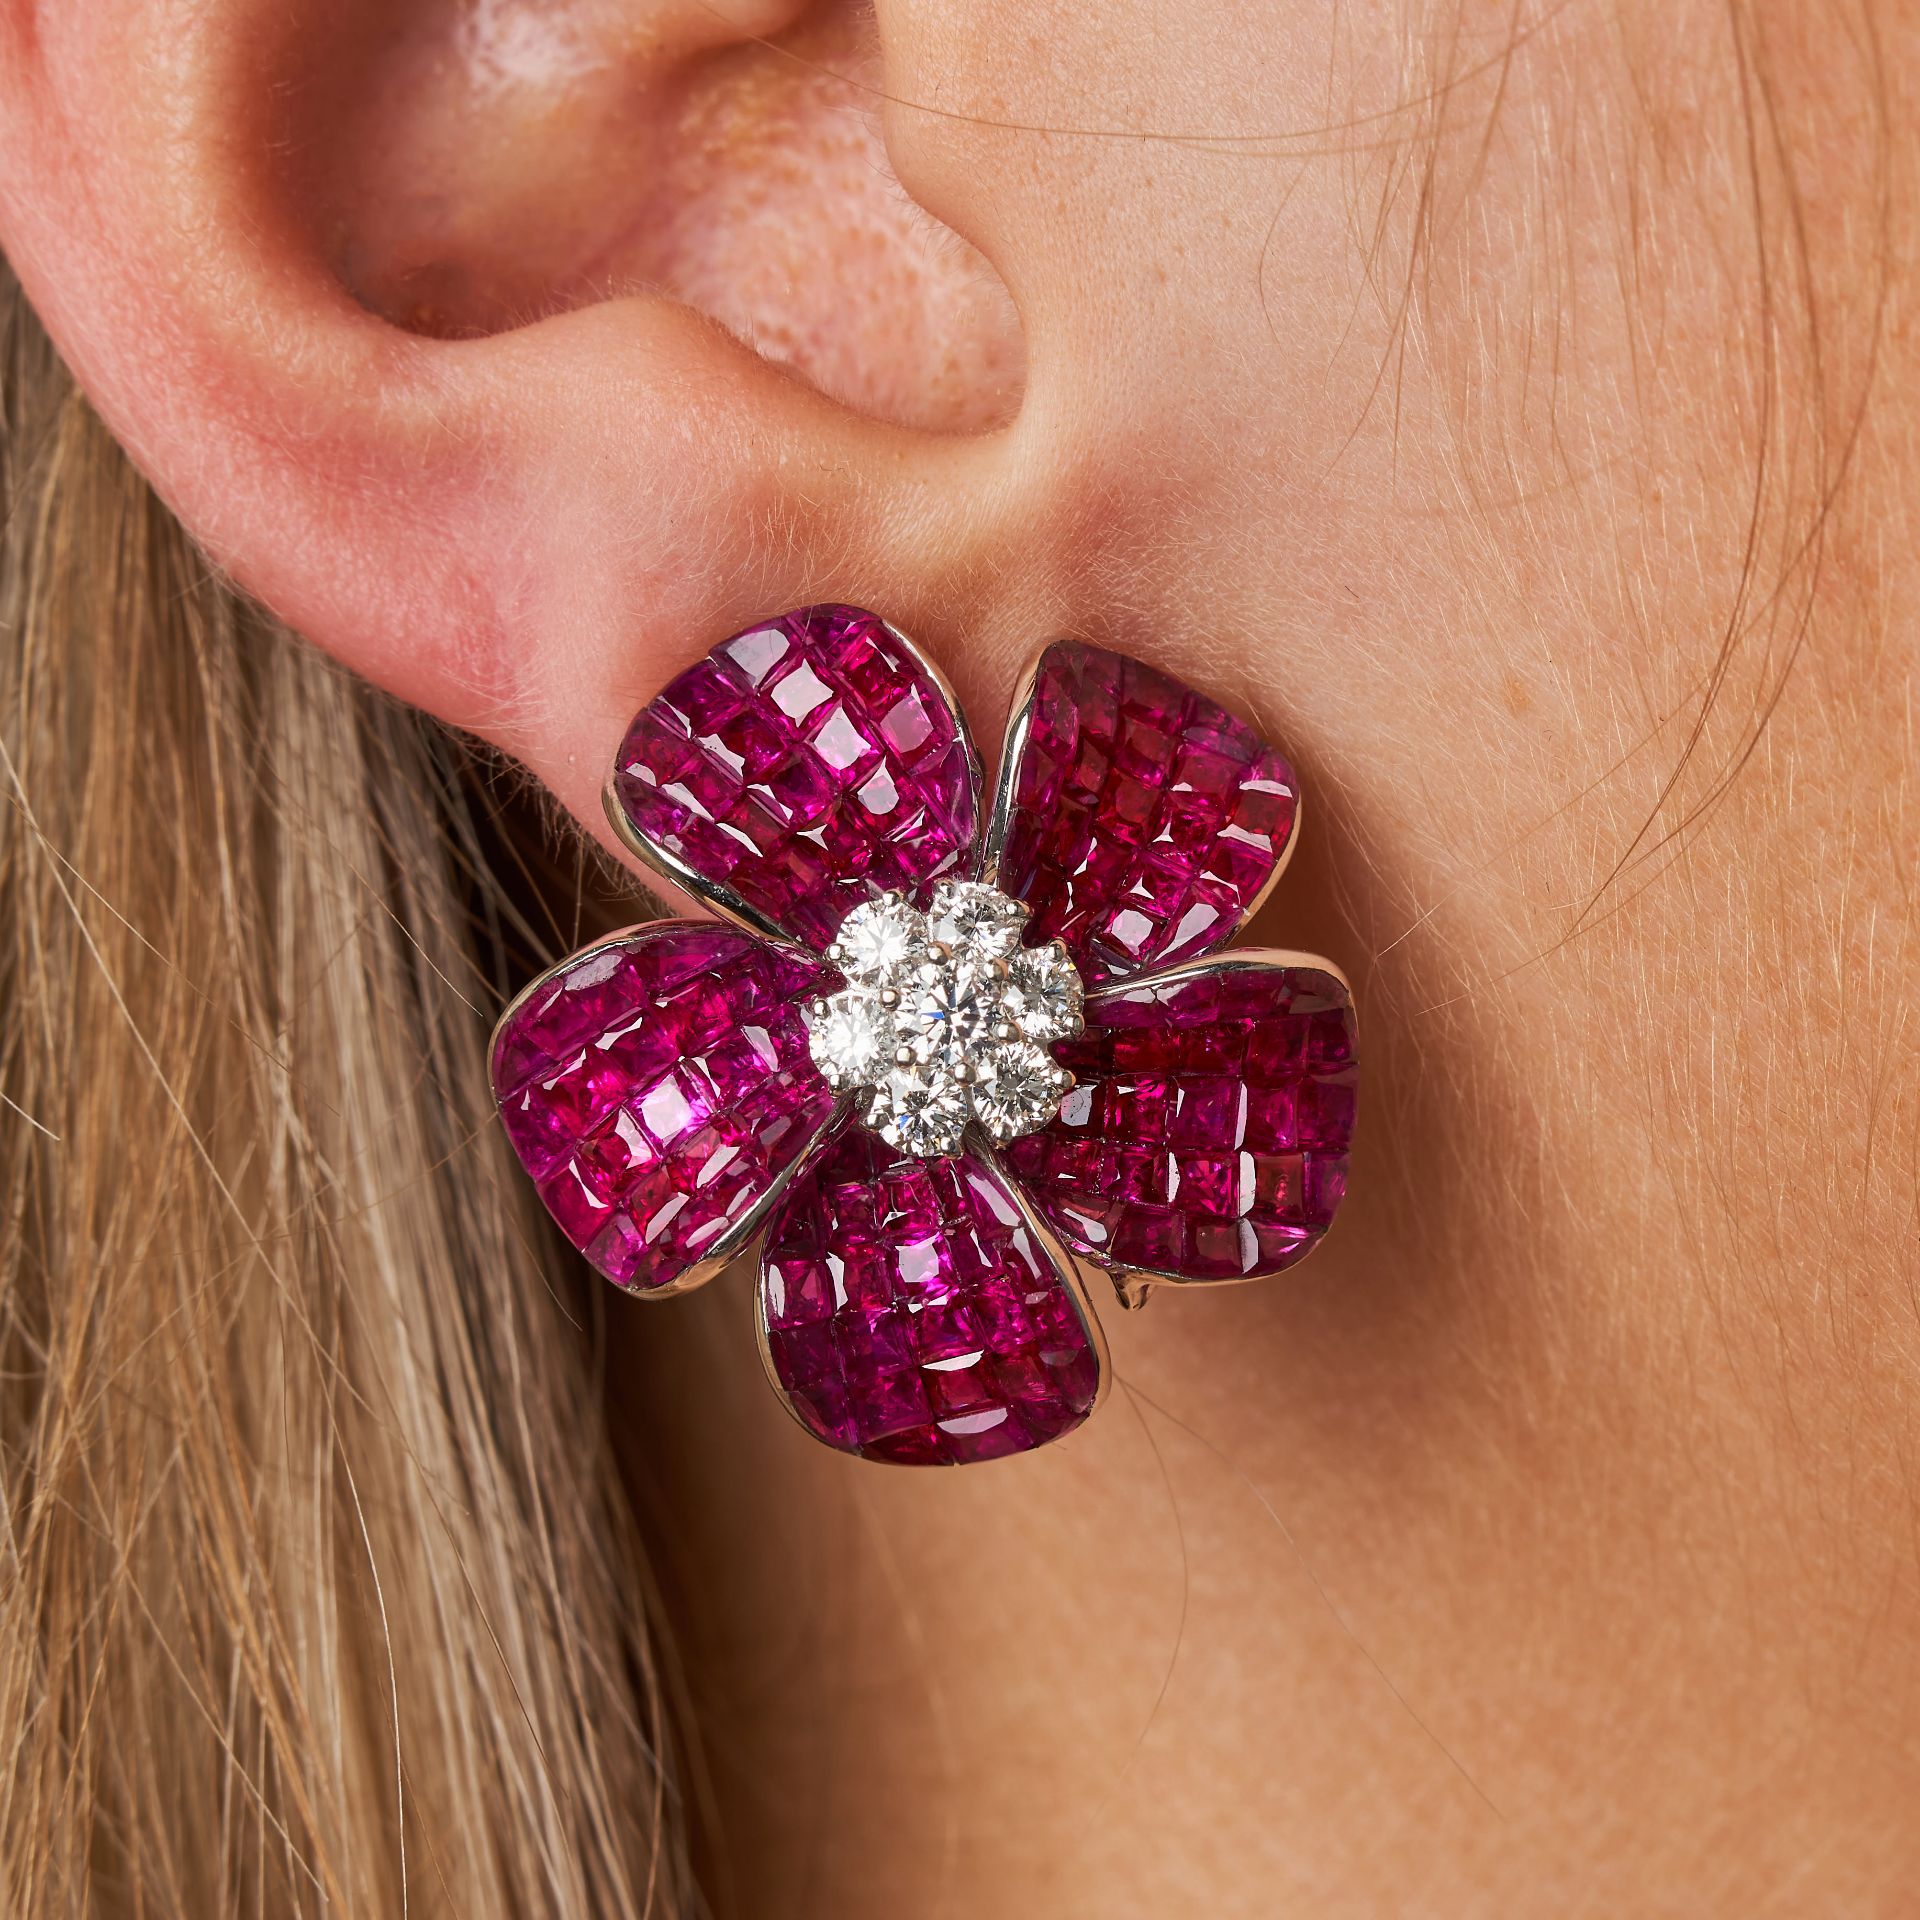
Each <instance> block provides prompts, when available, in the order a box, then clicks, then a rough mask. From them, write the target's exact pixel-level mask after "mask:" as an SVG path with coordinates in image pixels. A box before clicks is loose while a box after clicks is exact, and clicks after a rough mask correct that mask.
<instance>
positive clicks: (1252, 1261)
mask: <svg viewBox="0 0 1920 1920" xmlns="http://www.w3.org/2000/svg"><path fill="white" fill-rule="evenodd" d="M1054 1053H1055V1054H1056V1056H1057V1057H1058V1058H1059V1059H1060V1060H1061V1062H1062V1063H1063V1064H1064V1065H1066V1066H1068V1067H1070V1068H1071V1069H1072V1070H1073V1073H1074V1075H1075V1078H1076V1079H1077V1081H1078V1083H1079V1084H1078V1085H1077V1086H1076V1087H1075V1088H1074V1090H1073V1092H1072V1093H1071V1094H1069V1095H1068V1097H1067V1099H1066V1100H1065V1101H1064V1102H1063V1103H1062V1106H1061V1112H1060V1117H1059V1118H1058V1119H1057V1120H1055V1121H1054V1122H1053V1123H1052V1124H1051V1125H1049V1126H1047V1127H1046V1128H1044V1129H1043V1130H1042V1131H1040V1132H1039V1133H1030V1134H1027V1135H1025V1136H1024V1137H1023V1138H1021V1139H1018V1140H1015V1141H1013V1142H1012V1143H1011V1145H1009V1146H1008V1147H1007V1149H1006V1165H1007V1169H1008V1171H1009V1172H1010V1173H1011V1174H1013V1175H1014V1177H1015V1178H1017V1179H1018V1180H1020V1181H1021V1183H1022V1184H1023V1185H1024V1186H1025V1188H1026V1190H1027V1192H1028V1194H1029V1195H1030V1196H1031V1197H1032V1199H1033V1200H1034V1202H1035V1204H1036V1205H1037V1206H1038V1207H1039V1209H1040V1210H1041V1212H1042V1213H1043V1214H1044V1215H1045V1216H1046V1218H1047V1219H1048V1220H1049V1221H1050V1222H1051V1223H1052V1225H1053V1226H1054V1227H1055V1228H1056V1229H1057V1230H1058V1232H1059V1234H1060V1236H1061V1238H1062V1239H1064V1240H1066V1241H1067V1242H1068V1243H1069V1244H1070V1245H1072V1246H1075V1247H1078V1248H1081V1249H1082V1250H1084V1251H1085V1252H1087V1253H1090V1254H1092V1255H1093V1256H1094V1257H1095V1258H1096V1259H1098V1260H1100V1261H1102V1262H1103V1263H1105V1264H1107V1265H1109V1266H1112V1267H1116V1268H1139V1269H1144V1270H1148V1271H1152V1272H1158V1273H1170V1274H1174V1275H1177V1276H1179V1277H1181V1278H1185V1279H1191V1280H1243V1279H1250V1278H1252V1277H1254V1276H1255V1275H1258V1274H1268V1273H1277V1272H1278V1271H1279V1270H1280V1269H1281V1268H1283V1267H1288V1266H1291V1265H1292V1264H1293V1263H1294V1262H1295V1261H1296V1260H1298V1259H1300V1258H1301V1257H1302V1256H1303V1255H1305V1254H1307V1253H1308V1252H1310V1251H1311V1250H1312V1249H1313V1247H1314V1246H1316V1245H1317V1244H1318V1242H1319V1240H1320V1237H1321V1235H1322V1234H1324V1233H1325V1232H1326V1230H1327V1228H1328V1226H1329V1225H1330V1224H1331V1222H1332V1219H1333V1215H1334V1210H1335V1209H1336V1208H1337V1207H1338V1206H1339V1204H1340V1200H1341V1197H1342V1195H1343V1194H1344V1193H1345V1192H1346V1177H1347V1154H1348V1148H1349V1146H1350V1144H1351V1142H1352V1138H1353V1116H1354V1080H1355V1076H1356V1071H1357V1070H1356V1067H1355V1064H1354V1022H1353V1007H1352V1003H1351V1001H1350V999H1349V998H1348V995H1347V991H1346V989H1345V987H1343V986H1342V985H1341V983H1340V982H1339V981H1338V980H1336V979H1335V978H1334V977H1333V976H1332V975H1331V974H1327V973H1322V972H1321V971H1319V970H1318V969H1317V968H1313V967H1302V966H1294V965H1283V964H1277V963H1271V962H1264V961H1261V960H1259V959H1257V958H1256V957H1254V956H1252V955H1247V956H1244V957H1242V956H1235V957H1234V958H1232V959H1230V960H1225V961H1221V962H1219V963H1217V964H1216V965H1215V966H1213V967H1210V968H1206V969H1203V970H1202V971H1199V972H1197V973H1193V974H1188V975H1182V976H1177V977H1176V978H1174V979H1171V980H1165V981H1159V982H1156V981H1152V980H1141V981H1134V982H1130V983H1129V984H1128V985H1126V986H1124V987H1119V988H1110V989H1109V990H1108V991H1107V992H1105V993H1101V994H1095V995H1092V996H1090V997H1089V998H1088V1001H1087V1007H1086V1029H1085V1031H1084V1032H1083V1033H1082V1034H1081V1035H1080V1037H1079V1038H1078V1039H1076V1040H1071V1041H1065V1042H1062V1043H1061V1044H1060V1045H1059V1046H1057V1047H1055V1048H1054Z"/></svg>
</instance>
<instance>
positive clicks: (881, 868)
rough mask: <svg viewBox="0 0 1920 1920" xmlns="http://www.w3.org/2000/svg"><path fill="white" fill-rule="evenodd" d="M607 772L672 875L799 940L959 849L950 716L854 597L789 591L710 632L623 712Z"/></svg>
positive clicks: (962, 849) (808, 941)
mask: <svg viewBox="0 0 1920 1920" xmlns="http://www.w3.org/2000/svg"><path fill="white" fill-rule="evenodd" d="M613 788H614V796H615V798H616V800H617V801H618V803H619V806H620V810H621V812H622V814H623V815H624V816H625V818H626V821H627V823H628V825H629V826H630V827H631V828H632V830H633V832H634V833H635V834H637V835H638V836H639V838H640V840H641V841H642V842H643V843H645V844H646V845H647V846H649V847H651V848H653V849H655V850H656V851H657V852H658V853H659V854H661V855H664V856H665V859H664V864H665V866H666V867H667V868H668V869H669V870H670V871H672V872H674V873H675V875H676V877H678V876H679V875H681V874H683V873H686V872H691V873H692V874H694V875H695V876H697V877H698V879H699V880H703V881H705V882H707V883H708V884H709V886H710V887H720V888H724V889H726V890H727V891H729V892H731V893H732V894H733V895H735V896H737V898H738V899H739V900H740V901H742V902H744V904H745V905H746V907H747V908H748V910H749V917H755V916H757V919H758V921H759V922H760V923H761V924H763V925H764V926H765V927H766V928H768V929H769V930H774V931H778V932H782V933H785V934H787V935H789V936H791V937H792V938H793V939H796V940H798V941H800V942H801V943H802V944H803V945H806V946H810V947H812V948H814V949H815V950H816V951H817V950H818V949H820V948H822V947H824V946H825V945H826V944H827V942H828V941H829V940H831V939H832V938H833V936H834V934H835V933H836V932H837V931H838V930H839V926H840V922H841V921H842V920H844V919H845V918H846V916H847V914H848V913H849V912H850V911H851V910H852V909H853V908H854V907H855V906H857V905H859V903H860V902H861V901H863V900H866V899H870V898H871V897H872V896H873V895H874V894H876V893H881V892H887V891H898V892H903V893H909V894H913V895H915V896H917V897H922V898H924V895H925V892H926V889H927V888H928V887H930V886H931V885H932V883H933V882H934V881H936V880H939V879H942V878H944V877H947V876H949V875H953V874H958V873H963V872H967V871H970V870H971V866H972V861H973V836H974V828H975V824H976V819H977V814H978V805H979V802H978V792H977V788H978V766H977V762H976V759H975V756H974V751H973V747H972V745H971V743H970V741H969V740H968V738H967V733H966V729H965V726H964V725H963V724H962V722H961V720H960V716H959V715H958V714H957V713H956V712H955V711H954V709H953V706H952V704H951V703H950V702H949V701H948V699H947V697H946V695H945V693H943V692H942V690H941V688H940V686H939V683H938V682H937V681H936V680H935V679H934V677H933V675H932V674H931V673H930V672H929V671H928V669H927V668H926V666H925V665H924V664H923V663H922V662H921V660H920V659H919V657H918V656H917V655H916V654H915V653H914V652H913V650H912V649H911V648H910V647H909V646H907V645H906V644H905V643H904V642H903V641H902V640H901V638H900V636H899V635H898V634H896V633H895V632H894V631H893V630H892V629H891V628H890V627H888V626H887V624H886V622H885V621H883V620H881V619H880V618H879V617H878V616H877V615H875V614H871V613H864V612H862V611H861V610H860V609H859V608H858V607H837V606H825V607H802V608H800V609H799V610H797V611H796V612H793V613H787V614H782V615H781V616H780V617H779V618H778V619H775V620H767V621H763V622H762V623H761V624H760V625H758V626H754V627H749V628H747V629H746V630H745V631H744V632H741V633H737V634H735V635H734V636H733V637H732V639H730V640H723V641H722V642H721V643H720V645H719V646H717V647H715V648H714V649H713V651H712V652H711V653H709V654H708V655H707V656H706V657H705V658H704V659H702V660H697V661H695V662H694V664H693V665H692V666H691V667H689V668H688V669H687V670H686V671H685V672H684V673H683V674H681V675H680V676H679V678H678V679H676V680H674V681H673V682H672V683H671V684H670V685H669V686H668V687H667V688H666V689H665V691H663V692H662V693H661V694H659V695H658V697H656V698H655V699H654V700H652V701H651V702H649V704H648V705H647V706H646V707H645V708H644V709H643V710H642V711H641V713H640V714H639V715H638V716H637V717H636V718H635V720H634V722H633V725H632V727H631V728H630V729H629V730H628V732H627V736H626V739H625V740H624V741H623V742H622V743H621V746H620V752H619V756H618V758H617V760H616V761H615V765H614V777H613ZM688 884H693V883H691V882H689V883H688Z"/></svg>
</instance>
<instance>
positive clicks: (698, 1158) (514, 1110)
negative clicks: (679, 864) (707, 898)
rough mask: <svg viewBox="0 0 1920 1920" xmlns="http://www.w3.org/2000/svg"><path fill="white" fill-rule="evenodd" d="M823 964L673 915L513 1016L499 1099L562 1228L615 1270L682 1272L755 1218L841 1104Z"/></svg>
mask: <svg viewBox="0 0 1920 1920" xmlns="http://www.w3.org/2000/svg"><path fill="white" fill-rule="evenodd" d="M820 978H821V974H820V970H819V969H818V968H816V967H815V966H814V965H813V964H812V963H811V962H808V961H805V960H802V959H800V958H798V957H797V956H795V955H793V954H791V953H787V952H784V951H782V950H781V949H779V948H777V947H772V946H769V945H768V944H766V943H765V942H764V941H761V940H757V939H755V938H754V937H753V936H752V935H751V934H747V933H743V932H741V931H739V930H738V929H737V928H734V927H725V926H715V925H711V924H708V923H706V922H695V921H667V922H663V923H661V924H659V925H656V926H650V927H643V928H640V929H638V930H637V931H635V932H633V933H629V934H623V935H622V936H621V937H620V938H619V939H617V940H614V941H610V942H606V943H604V944H602V945H600V946H598V947H594V948H591V949H589V951H587V952H586V953H584V954H579V955H576V956H575V957H574V958H573V959H571V960H569V961H567V962H566V963H565V964H564V965H563V966H560V967H558V968H556V969H555V970H554V971H553V972H552V973H550V974H548V975H546V976H545V977H544V978H543V979H541V980H539V981H537V982H536V983H535V984H534V986H533V987H532V988H531V989H530V990H529V991H528V992H527V993H526V994H525V995H524V996H523V998H522V999H521V1000H520V1002H519V1003H518V1004H517V1005H516V1006H515V1007H514V1008H513V1010H512V1011H511V1012H510V1013H509V1014H508V1016H507V1018H506V1019H505V1020H504V1021H503V1022H502V1024H501V1028H500V1031H499V1033H498V1035H497V1036H496V1038H495V1040H494V1047H493V1085H494V1096H495V1098H496V1099H497V1100H498V1101H499V1104H500V1117H501V1119H502V1121H503V1122H504V1123H505V1125H506V1130H507V1138H508V1139H509V1140H510V1141H511V1142H512V1143H513V1150H514V1152H515V1153H517V1154H518V1155H519V1156H520V1162H521V1164H522V1165H523V1166H524V1167H525V1168H526V1170H527V1172H528V1173H529V1174H531V1175H532V1176H533V1179H534V1181H535V1183H536V1185H537V1186H538V1187H539V1190H540V1196H541V1198H542V1199H543V1200H545V1201H546V1203H547V1207H548V1210H549V1211H550V1212H551V1213H552V1214H553V1216H554V1218H555V1219H556V1220H557V1221H558V1222H559V1224H560V1227H561V1230H562V1231H563V1232H564V1233H565V1234H566V1236H567V1238H568V1239H569V1240H570V1241H572V1243H573V1244H574V1246H576V1247H577V1248H579V1250H580V1251H581V1252H582V1253H584V1254H585V1255H586V1256H587V1258H588V1260H589V1261H591V1262H592V1264H593V1265H594V1266H595V1267H597V1268H598V1269H599V1270H600V1272H602V1273H603V1274H605V1275H606V1276H607V1278H608V1279H609V1280H612V1281H614V1282H615V1283H616V1284H617V1285H619V1286H622V1287H627V1288H630V1289H632V1290H633V1291H635V1292H648V1291H651V1290H653V1289H655V1288H659V1287H664V1286H667V1285H670V1284H671V1283H673V1282H675V1281H677V1280H680V1279H682V1278H683V1277H684V1276H685V1275H686V1273H687V1271H688V1269H689V1268H691V1267H693V1266H695V1265H697V1264H698V1263H699V1262H701V1261H703V1260H706V1259H709V1258H711V1257H712V1256H713V1255H714V1253H715V1252H716V1251H717V1250H726V1249H727V1248H728V1247H729V1246H730V1245H731V1244H732V1243H734V1242H737V1241H738V1239H739V1238H740V1237H741V1236H742V1235H743V1233H744V1232H746V1231H748V1230H750V1227H751V1225H752V1223H753V1221H754V1218H755V1216H756V1215H757V1213H758V1212H760V1211H763V1210H764V1208H765V1206H766V1204H767V1202H768V1200H769V1197H770V1196H771V1194H772V1193H773V1192H774V1190H775V1187H776V1183H777V1182H778V1181H779V1179H780V1177H781V1175H782V1174H784V1173H785V1172H786V1171H787V1169H788V1168H789V1167H791V1166H792V1165H793V1163H794V1162H795V1161H796V1160H797V1159H798V1158H799V1156H800V1155H801V1154H802V1153H803V1152H804V1151H805V1150H806V1148H807V1147H808V1145H809V1143H810V1142H811V1141H812V1140H813V1139H814V1138H815V1137H816V1136H817V1135H818V1133H819V1131H820V1129H821V1128H822V1127H823V1126H824V1125H825V1124H826V1123H827V1121H828V1120H829V1119H830V1118H831V1117H832V1114H833V1110H834V1104H835V1103H834V1095H833V1092H832V1089H831V1088H829V1087H828V1085H827V1083H826V1081H825V1080H823V1079H822V1078H821V1077H820V1074H819V1073H818V1072H817V1071H816V1069H815V1068H814V1065H813V1061H812V1057H811V1055H810V1053H809V1050H808V1046H807V1034H806V1028H805V1026H804V1025H803V1024H802V1022H801V1018H800V1003H801V1001H802V1000H804V998H805V997H806V996H807V995H808V994H809V993H810V992H812V991H813V990H814V988H815V985H816V984H817V982H818V981H819V979H820Z"/></svg>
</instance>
